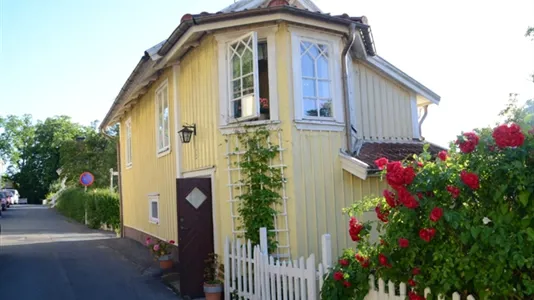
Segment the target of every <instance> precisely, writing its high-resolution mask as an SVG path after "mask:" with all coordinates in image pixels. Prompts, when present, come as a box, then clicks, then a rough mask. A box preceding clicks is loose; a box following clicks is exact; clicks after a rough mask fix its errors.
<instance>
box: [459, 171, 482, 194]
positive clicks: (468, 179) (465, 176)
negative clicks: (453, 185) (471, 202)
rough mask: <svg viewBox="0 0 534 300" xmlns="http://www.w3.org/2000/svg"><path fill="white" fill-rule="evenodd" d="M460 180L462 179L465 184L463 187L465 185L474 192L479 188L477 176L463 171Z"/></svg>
mask: <svg viewBox="0 0 534 300" xmlns="http://www.w3.org/2000/svg"><path fill="white" fill-rule="evenodd" d="M460 178H461V179H462V182H463V183H465V185H467V186H468V187H470V188H471V189H473V190H476V189H478V188H479V187H480V184H479V182H478V175H477V174H475V173H469V172H466V171H465V170H464V171H462V172H461V173H460Z"/></svg>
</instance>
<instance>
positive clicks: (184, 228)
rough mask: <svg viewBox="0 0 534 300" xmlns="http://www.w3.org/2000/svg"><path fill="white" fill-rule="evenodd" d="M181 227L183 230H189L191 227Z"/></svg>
mask: <svg viewBox="0 0 534 300" xmlns="http://www.w3.org/2000/svg"><path fill="white" fill-rule="evenodd" d="M180 229H181V230H189V228H186V227H184V226H180Z"/></svg>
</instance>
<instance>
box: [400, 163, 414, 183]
mask: <svg viewBox="0 0 534 300" xmlns="http://www.w3.org/2000/svg"><path fill="white" fill-rule="evenodd" d="M402 174H403V176H404V184H411V183H412V182H413V180H414V178H415V171H414V170H413V168H412V167H406V168H405V169H404V170H403V172H402Z"/></svg>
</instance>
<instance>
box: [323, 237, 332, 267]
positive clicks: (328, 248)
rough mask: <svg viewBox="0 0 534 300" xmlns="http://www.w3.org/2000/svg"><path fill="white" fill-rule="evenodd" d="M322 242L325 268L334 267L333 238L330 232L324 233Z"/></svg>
mask: <svg viewBox="0 0 534 300" xmlns="http://www.w3.org/2000/svg"><path fill="white" fill-rule="evenodd" d="M321 244H322V247H323V249H322V252H323V253H322V254H323V266H324V267H325V269H330V268H331V267H332V239H331V237H330V234H328V233H326V234H323V236H322V241H321Z"/></svg>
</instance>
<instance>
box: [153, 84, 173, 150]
mask: <svg viewBox="0 0 534 300" xmlns="http://www.w3.org/2000/svg"><path fill="white" fill-rule="evenodd" d="M164 88H167V105H168V106H169V107H168V109H169V120H168V121H167V131H168V133H169V135H168V136H169V143H168V145H167V146H164V147H163V148H159V142H160V140H159V139H160V136H159V130H158V128H159V123H158V122H159V101H158V94H159V93H160V92H161V91H162V90H163V89H164ZM169 94H170V93H169V84H168V79H165V80H164V81H163V82H162V83H161V84H160V85H159V86H158V88H157V89H156V91H155V92H154V104H155V106H154V110H155V119H156V120H155V121H156V156H157V157H163V156H165V155H167V154H169V153H171V104H170V103H171V99H170V95H169Z"/></svg>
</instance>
